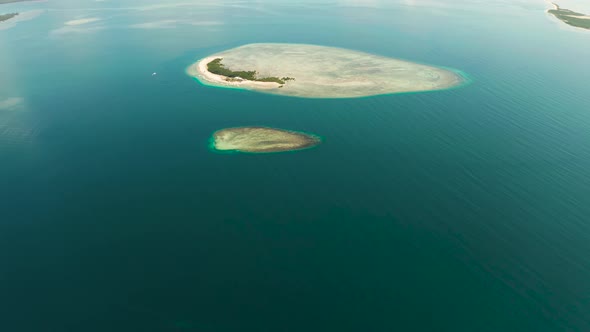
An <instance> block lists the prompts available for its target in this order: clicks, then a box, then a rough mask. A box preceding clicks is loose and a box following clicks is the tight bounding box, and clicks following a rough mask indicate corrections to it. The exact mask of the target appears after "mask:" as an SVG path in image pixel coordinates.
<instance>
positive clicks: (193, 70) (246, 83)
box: [187, 56, 281, 90]
mask: <svg viewBox="0 0 590 332" xmlns="http://www.w3.org/2000/svg"><path fill="white" fill-rule="evenodd" d="M218 58H222V57H218V56H210V57H206V58H204V59H201V60H199V61H198V62H197V63H195V64H193V65H191V66H190V67H189V69H188V70H187V73H188V74H189V75H191V76H193V77H197V78H200V79H203V80H205V81H208V82H210V83H213V84H217V85H225V86H233V87H240V88H244V89H263V90H265V89H277V88H278V87H279V86H281V85H280V84H279V83H275V82H256V81H250V80H231V81H229V80H228V79H227V77H225V76H221V75H216V74H213V73H211V72H209V70H207V64H209V63H210V62H211V61H213V60H215V59H218Z"/></svg>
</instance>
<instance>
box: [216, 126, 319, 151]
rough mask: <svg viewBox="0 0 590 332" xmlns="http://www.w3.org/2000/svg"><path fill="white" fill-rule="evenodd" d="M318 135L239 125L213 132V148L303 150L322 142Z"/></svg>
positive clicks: (228, 149)
mask: <svg viewBox="0 0 590 332" xmlns="http://www.w3.org/2000/svg"><path fill="white" fill-rule="evenodd" d="M320 141H321V139H320V138H319V137H318V136H315V135H311V134H306V133H302V132H297V131H291V130H285V129H277V128H267V127H237V128H226V129H221V130H218V131H216V132H215V133H213V137H212V148H213V149H215V150H217V151H236V152H248V153H273V152H285V151H294V150H303V149H309V148H311V147H314V146H316V145H318V144H319V143H320Z"/></svg>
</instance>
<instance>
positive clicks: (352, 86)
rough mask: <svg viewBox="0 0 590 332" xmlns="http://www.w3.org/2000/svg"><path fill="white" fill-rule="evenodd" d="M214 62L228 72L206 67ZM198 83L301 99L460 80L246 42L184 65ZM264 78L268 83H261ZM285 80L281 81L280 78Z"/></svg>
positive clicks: (365, 57) (450, 74)
mask: <svg viewBox="0 0 590 332" xmlns="http://www.w3.org/2000/svg"><path fill="white" fill-rule="evenodd" d="M215 61H217V63H221V64H222V65H223V69H224V70H227V71H228V72H230V73H245V74H246V76H247V75H248V73H255V75H256V76H254V79H251V78H252V76H251V77H250V79H247V78H244V77H239V76H237V77H228V76H225V75H219V73H223V71H217V73H214V72H211V70H209V69H210V68H209V67H210V65H211V64H212V63H214V62H215ZM187 73H188V74H189V75H190V76H192V77H194V78H196V79H197V80H199V81H200V82H201V83H202V84H205V85H211V86H217V87H233V88H240V89H247V90H256V91H261V92H266V93H272V94H278V95H285V96H293V97H305V98H354V97H364V96H374V95H381V94H391V93H402V92H418V91H432V90H442V89H448V88H452V87H456V86H459V85H461V84H463V83H465V81H466V79H465V77H464V76H463V75H461V74H460V73H459V72H458V71H453V70H448V69H444V68H439V67H433V66H428V65H423V64H418V63H413V62H409V61H405V60H399V59H393V58H387V57H383V56H377V55H373V54H368V53H364V52H359V51H352V50H346V49H341V48H335V47H326V46H317V45H305V44H271V43H270V44H249V45H245V46H241V47H238V48H234V49H230V50H227V51H223V52H220V53H218V54H214V55H211V56H208V57H206V58H204V59H201V60H199V61H198V62H196V63H194V64H193V65H191V66H190V67H189V68H188V69H187ZM260 78H262V80H270V81H261V79H260ZM284 79H287V80H284Z"/></svg>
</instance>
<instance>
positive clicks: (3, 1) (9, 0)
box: [0, 0, 31, 5]
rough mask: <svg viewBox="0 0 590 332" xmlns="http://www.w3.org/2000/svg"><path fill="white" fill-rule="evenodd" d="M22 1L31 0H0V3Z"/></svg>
mask: <svg viewBox="0 0 590 332" xmlns="http://www.w3.org/2000/svg"><path fill="white" fill-rule="evenodd" d="M23 1H31V0H0V5H1V4H3V3H11V2H23Z"/></svg>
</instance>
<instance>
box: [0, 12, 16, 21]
mask: <svg viewBox="0 0 590 332" xmlns="http://www.w3.org/2000/svg"><path fill="white" fill-rule="evenodd" d="M17 15H18V13H10V14H0V22H2V21H7V20H10V19H11V18H13V17H15V16H17Z"/></svg>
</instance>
